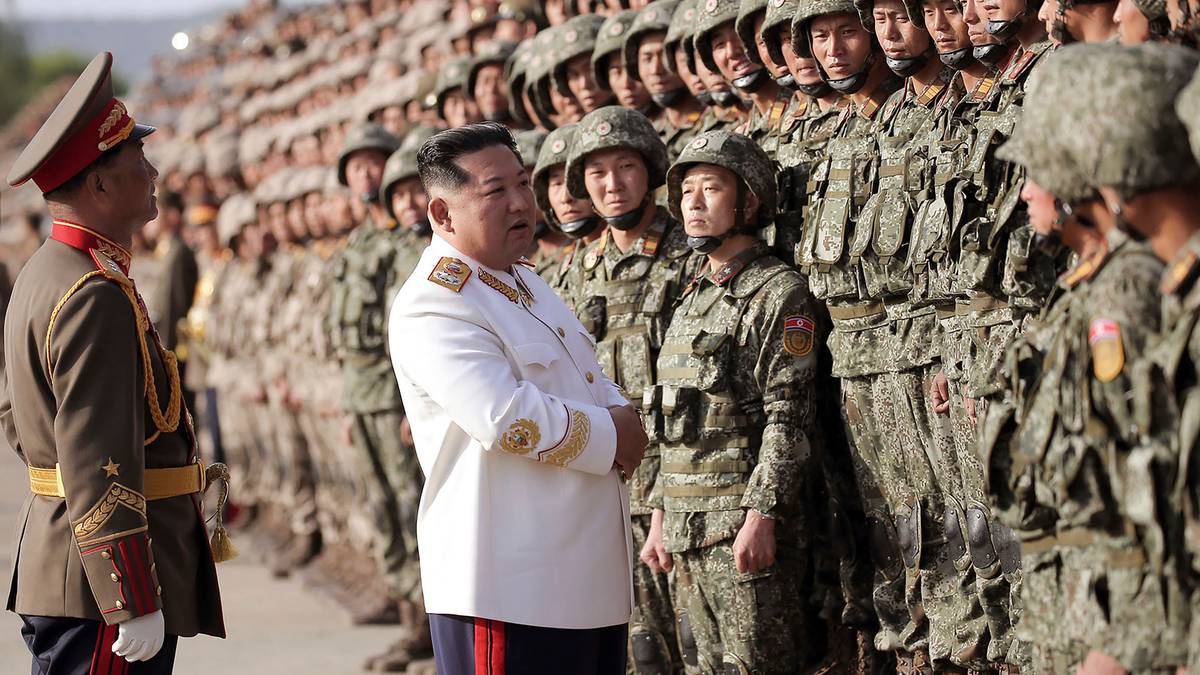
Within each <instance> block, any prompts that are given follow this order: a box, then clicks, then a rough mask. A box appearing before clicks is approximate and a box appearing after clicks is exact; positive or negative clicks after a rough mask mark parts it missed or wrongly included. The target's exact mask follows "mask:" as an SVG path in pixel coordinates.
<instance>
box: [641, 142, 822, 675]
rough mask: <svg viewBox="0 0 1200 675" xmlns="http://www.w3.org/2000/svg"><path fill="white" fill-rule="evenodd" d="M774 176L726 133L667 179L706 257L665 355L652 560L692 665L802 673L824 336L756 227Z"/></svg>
mask: <svg viewBox="0 0 1200 675" xmlns="http://www.w3.org/2000/svg"><path fill="white" fill-rule="evenodd" d="M773 171H774V167H773V164H772V163H771V160H770V159H769V158H768V157H767V156H766V153H765V152H763V151H762V149H761V148H758V147H757V146H755V145H754V144H753V143H752V142H751V141H750V140H749V139H747V138H746V137H744V136H740V135H737V134H731V133H729V132H724V131H716V132H708V133H705V134H701V135H699V136H697V137H696V138H695V139H693V140H692V142H691V143H690V144H689V145H688V146H687V147H686V148H685V149H684V150H683V152H682V153H681V154H680V157H679V160H677V161H676V163H675V164H674V165H672V167H671V169H670V171H669V174H668V190H669V197H668V199H669V203H670V204H671V208H672V210H673V211H674V213H675V214H676V216H677V217H679V218H681V219H683V221H684V222H685V223H686V227H687V235H688V239H687V241H688V244H689V245H690V246H691V247H692V248H693V249H695V250H696V251H697V252H699V253H702V254H704V255H705V258H704V259H703V260H702V262H703V267H702V269H701V270H700V271H699V273H698V274H697V275H696V276H695V277H694V279H693V281H692V282H691V283H689V284H688V286H687V287H686V288H685V289H684V291H683V294H682V295H681V297H680V299H679V301H678V306H677V307H676V308H675V313H674V317H673V318H672V320H671V324H670V326H669V327H668V328H667V332H666V336H665V339H664V342H663V346H662V349H661V350H660V351H659V354H658V363H657V381H656V384H655V386H654V388H653V390H652V395H653V400H654V401H655V402H656V403H657V404H658V405H656V406H655V407H654V409H653V415H651V416H649V417H648V422H650V424H649V425H648V426H649V427H650V430H651V433H652V434H653V435H654V436H656V437H657V438H659V439H660V442H661V444H662V468H661V472H660V474H659V480H658V483H657V484H656V486H655V500H656V501H658V500H661V508H662V509H663V515H662V519H663V525H662V529H661V531H657V530H656V531H654V532H653V533H652V535H654V537H653V538H652V539H651V541H650V542H649V546H648V548H650V549H651V550H650V551H649V552H647V551H646V550H643V554H642V557H643V559H644V560H645V559H647V558H650V559H651V560H653V561H654V562H655V563H656V564H659V565H663V564H665V565H667V566H668V567H669V566H671V565H674V567H675V573H676V575H677V576H676V580H677V584H676V586H677V589H678V590H679V593H678V594H677V603H678V604H679V605H681V608H680V609H681V611H680V626H679V628H680V638H681V649H682V650H683V655H684V663H685V664H687V672H689V673H712V672H725V673H741V674H745V675H748V674H750V673H756V674H757V673H761V674H764V675H767V674H772V673H779V674H784V673H787V674H792V673H798V672H805V671H806V669H808V668H810V667H811V666H812V665H813V664H815V663H816V662H817V661H818V660H819V659H820V657H821V647H820V643H819V642H818V641H816V640H814V637H815V636H817V635H819V630H818V631H817V632H815V633H814V632H813V629H814V628H815V622H814V621H813V620H812V617H811V614H812V612H811V610H810V607H809V606H808V604H807V602H804V601H803V600H802V601H800V602H797V596H798V594H799V592H800V589H801V587H802V585H803V583H804V582H803V580H804V578H805V576H806V574H807V570H808V567H809V544H810V540H809V526H810V522H809V514H808V513H807V505H808V499H807V497H808V495H809V492H810V485H809V482H810V481H811V480H813V477H812V472H811V470H810V468H811V467H812V466H813V462H814V461H817V462H819V461H820V459H819V453H820V452H821V450H822V447H823V445H822V441H821V435H820V433H819V431H818V425H817V415H816V407H817V405H816V400H817V392H816V384H817V379H818V378H817V367H818V362H819V356H818V355H819V352H820V350H821V344H822V337H823V335H824V333H825V330H824V326H822V325H820V324H818V320H819V314H818V313H817V310H818V305H817V303H816V301H815V300H814V299H813V298H812V296H811V295H810V294H809V292H808V288H807V285H806V284H805V281H804V278H803V277H802V276H801V275H800V274H799V273H798V272H796V271H795V270H794V269H793V268H792V267H791V266H790V265H788V264H786V263H784V262H783V261H781V260H779V259H777V258H775V257H774V256H772V255H771V254H770V252H769V249H768V248H767V247H766V246H765V245H764V244H762V243H761V242H760V241H758V240H757V238H756V237H755V236H754V233H755V232H756V231H757V230H759V229H760V228H761V227H762V226H763V225H764V224H765V223H766V222H769V221H770V219H771V218H772V217H773V214H774V206H775V178H774V175H773ZM818 480H819V479H818ZM655 518H656V519H657V518H658V513H657V512H656V514H655ZM658 537H661V541H660V540H659V539H658Z"/></svg>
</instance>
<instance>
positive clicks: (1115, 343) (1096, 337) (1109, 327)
mask: <svg viewBox="0 0 1200 675" xmlns="http://www.w3.org/2000/svg"><path fill="white" fill-rule="evenodd" d="M1088 344H1089V345H1090V346H1091V348H1092V372H1094V373H1095V374H1096V379H1097V380H1100V381H1101V382H1112V381H1113V380H1114V379H1116V377H1117V375H1120V374H1121V369H1122V368H1124V367H1125V348H1124V346H1123V345H1122V343H1121V325H1120V324H1118V323H1117V322H1116V321H1113V320H1112V319H1094V320H1093V321H1092V325H1091V326H1089V327H1088Z"/></svg>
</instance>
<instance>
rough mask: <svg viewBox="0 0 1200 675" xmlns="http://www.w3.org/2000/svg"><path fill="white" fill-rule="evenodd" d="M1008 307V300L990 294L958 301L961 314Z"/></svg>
mask: <svg viewBox="0 0 1200 675" xmlns="http://www.w3.org/2000/svg"><path fill="white" fill-rule="evenodd" d="M1006 307H1008V301H1006V300H1001V299H1000V298H993V297H991V296H989V295H982V296H980V297H977V298H971V299H970V300H959V301H958V307H957V309H958V313H959V315H963V314H970V313H971V312H986V311H989V310H993V309H1005V308H1006Z"/></svg>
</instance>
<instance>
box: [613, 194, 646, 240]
mask: <svg viewBox="0 0 1200 675" xmlns="http://www.w3.org/2000/svg"><path fill="white" fill-rule="evenodd" d="M650 200H651V197H650V195H649V194H647V195H646V197H645V198H644V199H642V203H641V204H638V205H637V208H635V209H634V210H632V211H630V212H628V213H622V214H621V215H619V216H602V217H603V218H604V222H605V223H606V224H607V225H608V226H609V227H611V228H613V229H614V230H620V231H622V232H625V231H626V230H632V229H633V228H635V227H637V225H638V223H640V222H642V216H643V215H645V214H646V207H647V206H649V205H650Z"/></svg>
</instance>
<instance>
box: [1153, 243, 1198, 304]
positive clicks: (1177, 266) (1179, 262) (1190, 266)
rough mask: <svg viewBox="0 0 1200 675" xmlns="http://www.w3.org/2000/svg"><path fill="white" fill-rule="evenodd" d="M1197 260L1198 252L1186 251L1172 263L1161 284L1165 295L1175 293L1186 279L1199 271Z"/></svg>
mask: <svg viewBox="0 0 1200 675" xmlns="http://www.w3.org/2000/svg"><path fill="white" fill-rule="evenodd" d="M1196 262H1197V258H1196V254H1195V253H1193V252H1192V251H1185V252H1184V253H1183V254H1182V255H1180V256H1179V257H1178V258H1177V259H1176V260H1175V262H1173V263H1171V264H1170V265H1169V266H1168V267H1167V269H1166V271H1165V272H1164V273H1163V278H1162V284H1161V286H1160V288H1161V289H1162V292H1163V295H1174V294H1175V292H1176V291H1178V290H1179V289H1180V287H1181V286H1183V284H1184V282H1185V281H1187V280H1188V279H1191V278H1192V277H1194V276H1195V274H1196V271H1197V265H1196Z"/></svg>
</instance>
